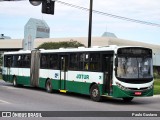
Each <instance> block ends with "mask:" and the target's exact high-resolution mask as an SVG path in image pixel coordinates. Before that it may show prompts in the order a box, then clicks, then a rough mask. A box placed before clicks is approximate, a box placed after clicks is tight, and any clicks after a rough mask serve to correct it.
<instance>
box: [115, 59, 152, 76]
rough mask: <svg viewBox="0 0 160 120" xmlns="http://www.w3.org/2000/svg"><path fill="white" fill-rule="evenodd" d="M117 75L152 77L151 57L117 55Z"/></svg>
mask: <svg viewBox="0 0 160 120" xmlns="http://www.w3.org/2000/svg"><path fill="white" fill-rule="evenodd" d="M117 77H119V78H134V79H135V78H152V77H153V75H152V59H151V58H141V57H128V58H127V57H118V67H117Z"/></svg>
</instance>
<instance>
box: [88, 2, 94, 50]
mask: <svg viewBox="0 0 160 120" xmlns="http://www.w3.org/2000/svg"><path fill="white" fill-rule="evenodd" d="M92 8H93V0H90V9H89V28H88V48H89V47H91V38H92Z"/></svg>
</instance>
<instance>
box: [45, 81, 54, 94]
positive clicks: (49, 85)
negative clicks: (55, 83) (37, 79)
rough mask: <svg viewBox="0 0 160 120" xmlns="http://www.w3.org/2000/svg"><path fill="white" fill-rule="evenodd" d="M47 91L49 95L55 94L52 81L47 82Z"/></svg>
mask: <svg viewBox="0 0 160 120" xmlns="http://www.w3.org/2000/svg"><path fill="white" fill-rule="evenodd" d="M46 91H47V92H48V93H52V92H53V89H52V83H51V80H50V79H49V80H47V82H46Z"/></svg>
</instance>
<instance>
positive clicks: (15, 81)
mask: <svg viewBox="0 0 160 120" xmlns="http://www.w3.org/2000/svg"><path fill="white" fill-rule="evenodd" d="M13 86H14V87H18V84H17V79H16V77H14V78H13Z"/></svg>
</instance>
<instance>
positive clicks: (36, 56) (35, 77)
mask: <svg viewBox="0 0 160 120" xmlns="http://www.w3.org/2000/svg"><path fill="white" fill-rule="evenodd" d="M39 69H40V51H38V50H33V51H32V52H31V67H30V82H31V83H30V84H31V86H33V87H38V85H39Z"/></svg>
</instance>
